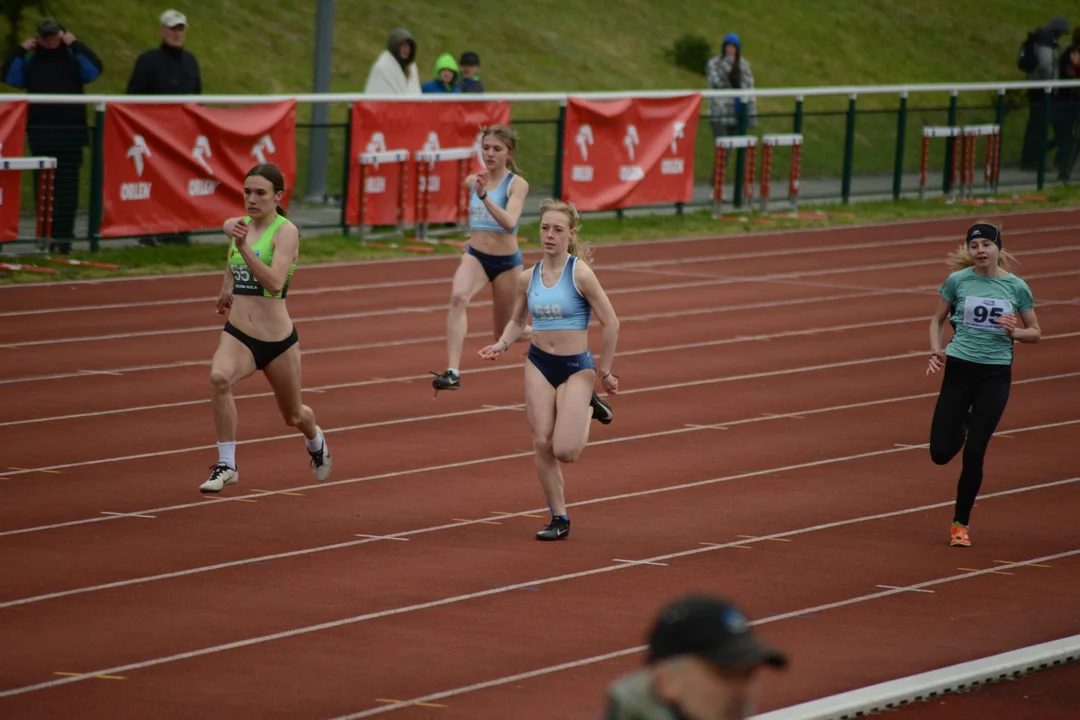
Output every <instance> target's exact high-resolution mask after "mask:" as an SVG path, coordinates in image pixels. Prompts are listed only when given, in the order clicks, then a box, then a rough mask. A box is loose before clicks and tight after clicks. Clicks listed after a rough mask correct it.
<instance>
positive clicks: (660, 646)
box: [601, 595, 788, 720]
mask: <svg viewBox="0 0 1080 720" xmlns="http://www.w3.org/2000/svg"><path fill="white" fill-rule="evenodd" d="M787 662H788V660H787V657H786V656H785V655H784V654H783V653H781V652H780V651H779V650H776V649H774V648H772V647H770V646H768V645H766V644H765V643H763V642H762V641H761V640H759V639H758V638H757V636H756V635H755V634H754V632H753V630H752V629H751V627H750V623H749V622H748V621H747V619H746V617H745V616H744V615H743V614H742V612H741V611H740V610H739V609H738V608H737V607H735V606H734V605H732V604H731V603H730V602H728V601H726V600H724V599H722V598H716V597H710V596H706V595H689V596H686V597H683V598H681V599H679V600H677V601H675V602H674V603H672V604H670V605H668V606H667V607H666V608H664V609H663V610H662V611H661V613H660V616H659V617H658V618H657V620H656V622H655V624H654V626H653V629H652V632H651V634H650V637H649V653H648V664H647V666H646V667H645V668H644V669H643V670H639V671H637V672H634V673H631V674H629V675H626V676H624V677H622V678H620V679H618V680H616V681H615V682H614V683H612V685H611V686H610V687H609V688H608V692H607V708H606V711H605V714H604V715H603V717H602V718H601V720H743V719H744V718H746V717H749V716H750V713H751V712H752V706H753V699H754V693H755V677H756V675H757V672H758V670H759V669H761V668H762V667H763V666H765V665H771V666H773V667H777V668H782V667H786V666H787Z"/></svg>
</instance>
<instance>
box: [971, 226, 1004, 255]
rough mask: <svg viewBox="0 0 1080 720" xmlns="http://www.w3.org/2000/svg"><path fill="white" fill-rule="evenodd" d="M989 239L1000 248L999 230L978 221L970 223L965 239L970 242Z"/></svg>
mask: <svg viewBox="0 0 1080 720" xmlns="http://www.w3.org/2000/svg"><path fill="white" fill-rule="evenodd" d="M976 239H978V240H989V241H990V242H992V243H994V244H995V245H997V246H998V250H1000V249H1001V231H1000V230H998V229H997V228H996V227H994V226H993V225H989V224H987V223H979V224H977V225H972V226H971V228H970V229H969V230H968V233H967V241H968V243H971V241H972V240H976Z"/></svg>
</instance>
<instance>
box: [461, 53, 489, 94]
mask: <svg viewBox="0 0 1080 720" xmlns="http://www.w3.org/2000/svg"><path fill="white" fill-rule="evenodd" d="M458 65H460V66H461V83H460V84H461V92H463V93H482V92H484V81H483V80H481V79H480V56H479V55H477V54H476V53H474V52H463V53H461V60H459V61H458Z"/></svg>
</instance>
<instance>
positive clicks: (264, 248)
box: [229, 215, 296, 300]
mask: <svg viewBox="0 0 1080 720" xmlns="http://www.w3.org/2000/svg"><path fill="white" fill-rule="evenodd" d="M244 222H247V223H250V222H251V217H245V218H244ZM286 222H288V218H286V217H285V216H283V215H278V216H277V219H276V220H274V222H272V223H271V224H270V227H268V228H267V229H266V231H265V232H264V233H263V234H262V236H261V237H260V238H259V239H258V240H256V241H255V243H254V244H253V245H252V246H251V249H252V250H253V251H255V256H256V257H258V258H259V260H261V261H263V263H265V264H266V265H270V263H272V262H273V260H274V233H276V232H277V229H278V228H279V227H281V226H282V225H284V224H285V223H286ZM229 270H231V271H232V275H233V294H234V295H261V296H262V297H272V298H275V299H277V300H284V299H285V295H286V294H287V293H288V292H289V284H290V283H291V282H292V276H293V271H295V270H296V263H292V264H291V265H289V275H288V277H286V278H285V284H284V285H283V286H282V287H281V292H279V293H278V294H277V295H271V294H270V292H269V291H268V290H266V289H265V288H264V287H263V286H262V284H261V283H259V281H258V280H256V279H255V275H254V274H253V273H252V272H251V268H249V267H248V264H247V263H246V262H245V261H244V256H243V255H241V254H240V251H239V250H237V249H236V240H235V239H234V240H233V241H232V242H231V243H230V244H229Z"/></svg>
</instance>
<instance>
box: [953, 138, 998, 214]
mask: <svg viewBox="0 0 1080 720" xmlns="http://www.w3.org/2000/svg"><path fill="white" fill-rule="evenodd" d="M961 134H962V136H963V146H962V148H961V154H960V195H961V197H964V196H965V193H966V197H969V198H970V197H972V196H973V195H974V191H975V154H976V149H977V148H976V145H977V143H978V139H979V138H980V137H985V138H986V163H985V165H984V166H983V188H984V189H986V190H991V189H993V190H996V189H997V184H998V152H999V148H1000V146H1001V126H1000V125H993V124H989V125H964V126H963V127H962V128H961Z"/></svg>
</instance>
